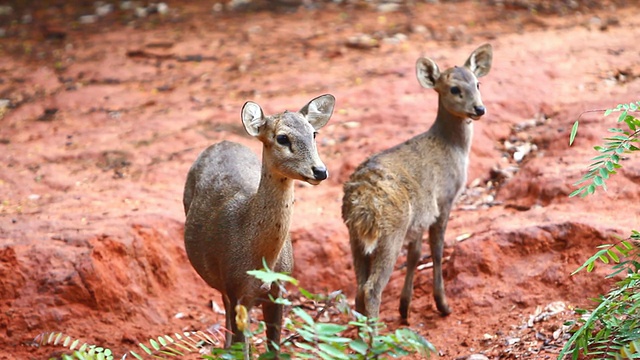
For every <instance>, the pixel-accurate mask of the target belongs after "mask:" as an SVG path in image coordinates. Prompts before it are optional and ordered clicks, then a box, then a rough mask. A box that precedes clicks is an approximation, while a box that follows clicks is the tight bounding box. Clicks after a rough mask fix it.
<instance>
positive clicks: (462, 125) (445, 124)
mask: <svg viewBox="0 0 640 360" xmlns="http://www.w3.org/2000/svg"><path fill="white" fill-rule="evenodd" d="M431 132H432V133H435V134H438V136H440V137H442V138H443V139H444V140H445V141H446V142H447V143H448V144H452V145H454V146H456V147H459V148H461V149H462V150H463V151H465V152H466V153H468V152H469V150H470V149H471V139H472V138H473V120H471V119H470V118H467V117H459V116H456V115H453V114H452V113H450V112H449V111H447V110H446V109H445V107H444V106H443V105H442V103H439V104H438V115H437V116H436V121H435V122H434V123H433V126H432V127H431Z"/></svg>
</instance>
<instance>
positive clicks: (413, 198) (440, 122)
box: [342, 44, 493, 323]
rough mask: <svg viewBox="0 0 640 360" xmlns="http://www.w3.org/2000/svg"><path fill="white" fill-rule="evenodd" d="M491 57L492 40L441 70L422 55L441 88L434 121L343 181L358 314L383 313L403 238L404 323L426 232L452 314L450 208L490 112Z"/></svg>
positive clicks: (420, 66)
mask: <svg viewBox="0 0 640 360" xmlns="http://www.w3.org/2000/svg"><path fill="white" fill-rule="evenodd" d="M492 58H493V52H492V48H491V45H489V44H485V45H482V46H480V47H479V48H477V49H476V50H475V51H473V52H472V53H471V55H470V56H469V58H468V59H467V61H466V63H465V64H464V66H463V67H457V66H456V67H453V68H449V69H447V70H445V71H442V72H441V71H440V69H439V68H438V65H437V64H436V63H435V62H434V61H433V60H431V59H429V58H420V59H418V61H417V63H416V72H417V76H418V82H420V84H421V85H422V86H423V87H425V88H428V89H429V88H433V89H435V91H436V92H437V93H438V113H437V116H436V120H435V122H434V123H433V125H432V126H431V128H430V129H429V130H428V131H427V132H425V133H422V134H420V135H417V136H415V137H414V138H412V139H409V140H407V141H405V142H403V143H401V144H399V145H396V146H394V147H392V148H390V149H387V150H385V151H382V152H380V153H378V154H376V155H373V156H371V157H370V158H369V159H367V160H366V161H364V162H363V163H362V164H360V166H358V168H357V169H356V170H355V171H354V173H353V174H352V175H351V177H350V178H349V180H348V181H347V182H346V183H345V184H344V198H343V202H342V218H343V220H344V222H345V224H346V225H347V227H348V229H349V239H350V243H351V252H352V255H353V264H354V268H355V273H356V280H357V282H358V289H357V295H356V310H357V311H358V312H360V313H363V314H365V315H367V316H369V317H379V312H380V297H381V295H382V291H383V289H384V288H385V286H386V285H387V283H388V282H389V278H390V277H391V272H392V271H393V267H394V265H395V263H396V261H397V259H398V256H399V254H400V249H401V248H402V246H403V243H404V241H405V240H406V242H407V243H408V254H407V275H406V278H405V282H404V287H403V289H402V294H401V297H400V316H401V317H402V321H403V322H405V323H406V322H407V318H408V313H409V304H410V302H411V296H412V292H413V276H414V272H415V269H416V265H417V264H418V261H419V260H420V252H421V246H422V234H423V233H424V231H426V230H428V231H429V245H430V247H431V256H432V258H433V297H434V298H435V302H436V306H437V308H438V310H439V311H440V313H441V314H442V315H443V316H445V315H448V314H450V313H451V309H450V308H449V305H448V304H447V299H446V297H445V292H444V284H443V281H442V253H443V248H444V233H445V230H446V228H447V221H448V220H449V212H450V211H451V207H452V205H453V203H454V201H455V199H456V198H457V197H458V195H459V194H460V192H461V191H462V189H463V187H464V185H465V183H466V181H467V164H468V162H469V150H470V148H471V138H472V136H473V122H472V121H471V119H473V120H478V119H479V118H480V117H481V116H482V115H484V114H485V113H486V109H485V107H484V105H483V103H482V99H481V97H480V90H479V89H480V87H479V83H478V78H479V77H482V76H485V75H487V73H489V70H490V68H491V61H492Z"/></svg>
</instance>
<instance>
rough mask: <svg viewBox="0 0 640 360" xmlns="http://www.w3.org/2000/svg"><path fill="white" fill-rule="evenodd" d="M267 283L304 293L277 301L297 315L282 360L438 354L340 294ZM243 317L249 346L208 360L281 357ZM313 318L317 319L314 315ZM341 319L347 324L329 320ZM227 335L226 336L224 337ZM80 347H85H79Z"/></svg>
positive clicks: (197, 338) (80, 356) (278, 276)
mask: <svg viewBox="0 0 640 360" xmlns="http://www.w3.org/2000/svg"><path fill="white" fill-rule="evenodd" d="M249 274H250V275H252V276H255V277H256V278H258V279H259V280H261V281H262V282H264V283H265V286H271V284H274V283H275V284H276V285H277V286H279V287H280V288H281V290H282V291H281V293H283V294H285V293H287V291H286V285H287V284H291V285H293V286H294V287H295V288H296V289H297V293H298V294H300V296H299V298H297V299H293V300H292V299H290V298H284V297H280V298H277V299H272V301H275V302H278V303H281V304H284V305H286V306H288V307H291V316H288V317H286V318H285V321H284V325H283V333H284V334H285V335H286V338H285V340H284V341H283V342H282V343H281V344H280V345H279V346H278V348H279V349H280V352H281V353H280V355H279V357H280V359H362V360H365V359H379V358H388V357H400V356H405V355H410V354H414V353H417V354H420V355H421V356H422V357H424V358H428V357H430V355H431V354H432V353H435V351H436V350H435V348H434V346H433V345H432V344H431V343H429V342H428V341H427V340H426V339H425V338H423V337H422V336H421V335H419V334H417V333H416V332H414V331H413V330H411V329H408V328H401V329H397V330H395V331H393V332H386V331H385V329H386V326H385V325H384V323H382V322H380V321H378V320H377V319H369V318H367V317H365V316H363V315H361V314H359V313H357V312H356V311H354V310H352V309H351V308H350V306H349V304H348V302H347V299H346V297H345V296H344V295H343V294H342V293H341V292H339V291H336V292H333V293H330V294H312V293H311V292H309V291H307V290H305V289H303V288H302V287H300V286H299V284H298V280H297V279H295V278H293V277H291V276H289V275H286V274H282V273H277V272H274V271H272V270H269V269H268V268H267V267H266V266H265V269H263V270H254V271H249ZM239 307H240V309H241V311H238V313H239V314H241V315H240V316H239V317H237V318H236V321H238V322H239V323H242V326H240V328H242V329H243V331H244V332H245V335H246V338H247V342H246V344H241V343H238V344H234V345H233V346H231V347H230V348H228V349H223V348H220V347H214V348H213V349H212V350H211V352H210V354H208V355H203V356H202V357H203V358H205V359H225V360H238V359H243V360H245V359H253V358H255V359H259V360H263V359H273V358H274V357H275V354H273V353H270V352H261V350H263V347H262V345H263V344H265V342H266V341H267V339H266V336H265V335H264V328H265V325H264V322H258V323H257V325H255V326H254V327H253V329H252V327H251V326H250V321H249V320H250V319H249V314H248V313H247V312H246V309H244V311H242V309H243V307H242V306H239ZM311 313H313V314H314V315H313V316H312V315H311ZM332 319H338V320H340V321H341V322H342V323H343V324H338V323H336V322H332V321H329V320H332ZM219 335H221V334H219ZM35 343H36V344H38V345H58V346H63V347H65V348H68V349H69V350H72V351H74V352H73V355H63V357H62V359H63V360H74V359H77V360H103V359H104V360H113V359H114V357H113V354H112V352H111V350H109V349H104V348H101V347H97V346H95V345H88V344H86V343H85V344H83V345H80V341H79V340H74V339H73V338H71V337H69V336H66V335H64V334H63V333H55V332H54V333H43V334H40V335H39V336H38V337H37V338H36V339H35ZM219 343H220V342H219V341H218V337H212V336H210V335H208V334H205V333H203V332H189V333H184V334H182V335H180V334H174V335H173V336H168V335H164V336H160V337H158V338H157V339H151V340H150V341H149V345H145V344H139V346H140V348H141V349H142V350H143V351H144V352H143V353H141V355H140V354H137V353H135V352H133V351H129V352H128V353H127V354H126V355H125V356H123V357H122V358H123V359H124V358H126V357H127V355H131V356H133V357H134V358H136V359H143V358H144V357H143V355H146V356H149V357H153V358H160V359H166V358H168V357H177V356H181V355H183V354H186V353H195V352H198V351H199V350H200V349H201V348H202V345H203V344H205V345H208V346H212V345H219ZM79 345H80V346H79Z"/></svg>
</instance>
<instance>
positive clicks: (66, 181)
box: [0, 1, 640, 359]
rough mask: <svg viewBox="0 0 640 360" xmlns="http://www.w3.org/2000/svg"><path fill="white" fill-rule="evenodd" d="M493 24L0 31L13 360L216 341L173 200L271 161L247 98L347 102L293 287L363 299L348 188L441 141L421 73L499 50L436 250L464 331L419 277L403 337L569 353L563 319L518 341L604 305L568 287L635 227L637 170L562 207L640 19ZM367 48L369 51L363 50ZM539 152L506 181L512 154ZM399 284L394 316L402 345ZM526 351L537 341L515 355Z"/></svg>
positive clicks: (338, 18)
mask: <svg viewBox="0 0 640 360" xmlns="http://www.w3.org/2000/svg"><path fill="white" fill-rule="evenodd" d="M312 3H313V2H312ZM502 4H503V6H500V5H499V4H498V5H496V4H485V3H484V2H467V1H462V2H453V3H449V2H442V3H435V4H431V3H423V2H417V3H416V4H415V5H414V6H413V7H411V8H410V9H409V11H403V10H400V11H396V12H380V11H378V10H376V9H375V8H373V9H369V8H367V7H358V6H349V5H344V4H343V5H335V4H324V3H323V4H322V6H320V7H317V8H316V7H312V8H305V7H301V8H299V9H297V10H296V11H291V10H290V9H286V10H287V11H259V12H253V11H249V12H241V11H232V12H226V11H222V12H214V11H212V10H211V4H206V5H205V4H200V5H193V4H192V5H178V4H171V3H170V4H169V12H168V13H167V14H164V15H163V14H151V15H148V16H147V17H144V18H136V17H135V16H133V15H132V12H131V11H128V10H117V11H116V12H114V13H111V14H109V15H107V16H105V17H103V18H97V19H96V22H94V23H90V24H83V23H81V22H79V21H77V20H76V19H78V18H77V16H79V15H82V14H83V13H84V12H86V11H93V10H92V9H90V8H89V9H85V8H73V7H70V6H57V7H56V6H52V7H45V8H44V9H40V10H38V11H34V12H32V13H31V14H32V18H33V20H32V22H31V23H29V24H21V23H20V22H10V21H8V20H7V19H8V18H0V19H3V21H4V22H3V24H5V23H6V24H7V25H6V26H4V25H3V26H4V27H3V29H5V34H4V36H5V38H4V39H2V43H0V54H1V56H0V165H1V166H2V171H0V310H1V311H0V358H2V359H28V358H34V359H40V358H47V357H48V356H50V355H51V354H52V353H55V351H56V350H55V349H52V348H44V349H33V348H31V347H30V346H29V344H28V343H29V341H30V340H31V339H33V338H34V337H35V336H36V335H38V334H39V333H42V332H44V331H64V332H65V333H68V334H70V335H72V336H75V337H79V338H82V339H84V340H86V341H88V342H90V343H97V344H101V345H104V346H107V347H110V348H112V349H114V350H116V351H118V352H123V351H124V350H127V349H133V348H134V347H135V346H136V345H135V344H137V342H139V341H144V340H146V339H148V338H149V337H152V336H156V335H159V334H165V333H173V332H176V331H181V330H190V329H206V328H207V327H209V326H212V325H213V324H215V323H218V322H223V321H224V317H223V316H221V315H220V314H217V313H215V312H214V311H212V310H211V306H210V301H211V300H212V301H213V302H215V303H217V304H219V305H220V306H221V304H222V302H221V301H220V298H219V295H218V293H217V292H216V291H214V290H212V289H210V288H208V287H207V286H206V285H205V283H204V282H203V281H202V280H201V279H200V278H199V277H198V276H197V275H196V273H195V272H194V271H193V270H192V269H191V267H190V265H189V263H188V261H187V259H186V255H185V253H184V248H183V244H182V242H183V238H182V230H183V222H184V214H183V209H182V203H181V201H182V200H181V199H182V189H183V184H184V180H185V176H186V173H187V170H188V168H189V166H190V165H191V163H192V162H193V160H194V159H195V157H196V156H197V154H198V153H199V151H201V150H202V149H204V148H205V147H206V146H208V145H209V144H211V143H213V142H216V141H220V140H222V139H228V140H233V141H238V142H241V143H243V144H246V145H248V146H250V147H251V148H252V149H254V150H255V151H256V153H258V152H259V150H260V149H259V147H258V144H259V143H258V142H257V141H254V140H252V139H250V138H249V137H248V136H247V135H246V134H245V133H244V130H243V129H242V126H241V123H240V117H239V114H240V109H241V107H242V104H243V103H244V102H245V101H247V100H253V101H256V102H258V103H259V104H260V105H261V106H262V107H263V108H264V109H265V111H266V112H268V113H273V112H277V111H282V110H284V109H290V110H297V109H298V108H299V107H301V106H302V105H304V104H305V103H306V102H307V101H308V100H309V99H311V98H312V97H315V96H317V95H320V94H323V93H331V94H333V95H335V96H336V98H337V105H336V111H335V114H334V116H333V118H332V120H331V121H330V123H329V125H328V126H327V127H326V128H324V129H323V130H322V133H321V134H320V135H319V137H318V141H319V144H320V153H321V156H322V158H323V160H324V161H325V163H326V164H327V166H328V167H329V171H330V179H329V180H327V181H325V182H323V183H322V184H321V185H320V186H317V187H308V186H302V185H301V186H300V187H298V188H297V189H296V196H297V199H296V209H295V217H294V221H293V224H292V237H293V241H294V249H295V258H296V269H295V272H294V275H295V276H296V277H298V278H299V279H300V280H301V281H302V284H303V286H304V287H305V288H307V289H309V290H313V291H333V290H336V289H342V290H343V291H344V292H345V293H346V294H348V295H349V296H350V297H353V295H354V286H355V285H354V284H355V282H354V278H353V274H352V273H353V269H352V266H351V260H350V250H349V246H348V238H347V232H346V228H345V227H344V225H343V224H342V221H341V219H340V205H341V197H342V187H341V184H342V182H343V181H344V180H345V179H346V178H347V177H348V176H349V174H350V173H351V171H352V170H353V169H354V168H355V167H356V166H357V165H358V164H359V163H360V162H361V161H362V160H364V159H365V158H366V157H367V156H369V155H370V154H372V153H374V152H376V151H379V150H382V149H385V148H387V147H390V146H392V145H394V144H396V143H398V142H400V141H403V140H406V139H408V138H409V137H411V136H413V135H415V134H418V133H420V132H423V131H425V130H426V129H427V128H428V127H429V125H430V124H431V122H432V121H433V119H434V116H435V110H436V105H437V97H436V94H435V92H433V91H426V90H424V89H422V88H421V87H420V86H419V84H418V82H417V81H416V79H415V75H414V74H415V69H414V64H415V60H416V58H418V57H419V56H423V55H426V56H429V57H432V58H434V59H435V60H436V61H437V62H438V63H439V64H440V65H441V67H445V66H451V65H454V64H462V62H463V61H464V60H465V59H466V57H467V56H468V54H469V53H470V51H472V50H473V49H474V48H475V47H477V46H478V45H479V44H481V43H484V42H490V43H492V44H493V47H494V64H493V68H492V71H491V73H490V74H489V75H488V76H487V77H485V78H483V79H482V92H483V99H484V101H485V105H486V106H487V108H488V115H486V116H485V117H483V118H482V120H481V121H479V122H477V123H476V128H475V138H474V142H473V147H472V156H471V161H470V169H469V190H468V191H467V192H466V194H465V195H464V196H463V198H462V199H461V200H460V202H459V204H458V207H457V209H456V210H455V211H454V212H453V214H452V217H451V221H450V223H449V228H448V230H447V236H446V237H447V241H448V245H449V246H448V247H447V250H446V252H447V255H448V256H450V258H449V261H448V262H447V263H446V265H445V279H446V280H445V281H446V289H447V295H448V296H449V301H450V304H451V306H452V308H453V310H454V313H453V314H452V315H451V316H449V317H446V318H442V317H440V316H439V315H438V314H437V312H436V310H435V307H434V305H433V301H432V298H431V296H432V291H431V272H430V270H428V269H424V270H420V271H419V273H418V276H417V279H416V284H415V293H414V301H413V303H412V312H411V317H410V321H411V326H412V327H413V328H414V329H416V330H418V331H419V332H420V333H422V334H424V335H425V336H426V337H427V338H428V339H429V340H430V341H432V342H433V343H434V344H435V345H436V347H437V348H438V350H439V351H440V353H441V354H442V355H443V358H447V359H454V358H457V357H465V356H467V355H469V354H473V353H478V352H485V353H486V354H487V355H488V356H489V357H490V358H513V357H514V356H515V354H516V353H518V354H525V355H522V356H524V357H525V358H536V357H540V358H544V356H547V355H549V354H553V353H554V352H557V348H555V347H554V346H553V345H549V344H543V341H542V340H540V336H541V337H542V338H549V337H550V336H551V334H552V333H553V332H554V331H556V330H557V328H558V326H559V325H558V324H561V323H562V321H561V320H562V319H561V317H562V316H564V317H565V318H566V317H568V316H570V312H569V311H566V312H562V313H560V315H554V316H556V317H560V319H559V320H557V321H555V322H552V321H550V322H547V323H545V322H541V325H539V326H538V325H536V326H534V327H532V328H527V327H524V328H522V327H521V326H522V325H523V324H526V323H527V322H528V321H529V320H530V316H531V315H536V314H538V315H539V314H540V313H541V311H543V309H545V307H546V306H547V305H549V304H552V303H554V304H556V306H560V307H562V306H565V307H566V308H567V309H569V308H571V307H573V306H585V305H588V302H586V300H585V299H586V298H587V297H588V296H590V295H593V294H595V292H602V291H605V290H606V289H607V288H608V285H609V284H608V283H607V282H605V281H603V280H600V278H599V277H594V276H585V275H584V274H581V275H577V276H573V277H571V276H569V274H570V273H571V271H573V270H574V269H576V268H577V267H578V266H579V265H580V264H581V263H582V262H583V261H584V260H585V259H587V258H588V256H589V255H590V254H592V253H593V251H594V248H595V246H597V245H598V244H601V243H604V242H607V241H611V234H613V233H618V234H622V235H624V234H626V233H627V232H628V230H629V229H631V228H637V227H638V226H637V224H638V223H639V218H638V214H639V212H638V211H637V209H638V206H637V204H638V203H639V201H640V163H639V162H638V160H637V159H629V160H628V161H625V162H624V165H625V167H624V170H623V171H621V172H620V174H619V175H618V176H616V177H615V178H613V179H612V180H611V181H610V183H609V187H610V190H609V191H608V192H607V193H598V195H597V196H595V197H592V198H589V199H586V200H580V199H574V198H572V199H569V198H568V197H567V195H568V194H569V193H570V192H571V191H572V190H573V187H572V185H571V184H572V183H573V182H574V181H575V180H577V179H579V178H580V176H581V174H582V172H583V171H584V169H585V166H584V165H585V164H586V163H587V162H588V160H589V159H590V158H591V157H592V156H594V154H593V151H592V146H593V145H595V144H597V143H598V142H599V139H600V137H601V135H602V134H604V132H605V131H606V129H607V128H608V127H611V124H612V122H613V117H611V118H610V119H606V121H605V120H603V118H602V116H601V115H600V114H596V113H589V114H586V115H584V116H583V117H582V118H581V119H582V120H581V121H582V126H581V129H580V135H579V138H578V140H577V142H576V144H575V145H574V146H573V147H572V148H569V147H568V136H569V130H570V128H571V125H572V123H573V121H575V119H576V118H577V116H578V115H579V114H580V113H581V112H582V111H585V110H589V109H602V108H607V107H612V106H615V105H616V104H617V103H619V102H628V101H635V100H638V94H640V81H639V80H638V76H640V60H639V59H640V52H639V50H638V48H637V46H634V45H633V44H634V43H637V39H638V37H639V36H640V26H639V25H640V24H639V23H640V19H639V18H638V17H637V16H634V15H633V13H637V10H638V8H637V5H633V6H634V7H631V8H619V7H615V6H613V5H610V4H609V5H606V6H603V7H600V8H598V9H593V10H592V9H589V8H588V7H586V6H584V7H581V8H579V9H577V10H572V11H567V12H565V10H566V9H564V8H562V9H555V10H554V11H550V12H547V11H542V10H544V9H545V8H544V7H541V8H540V11H528V10H526V9H522V8H520V7H517V6H509V5H510V4H512V3H511V2H506V3H502ZM504 4H506V5H504ZM541 4H544V3H541ZM634 4H635V3H634ZM552 10H553V9H552ZM14 11H15V13H14V14H13V16H17V15H19V14H18V12H20V11H26V10H24V9H22V8H16V9H14ZM0 16H9V15H0ZM361 34H367V35H370V36H371V37H372V38H374V39H376V41H377V42H376V44H375V46H364V47H363V46H354V45H353V44H352V43H350V41H351V40H350V39H352V37H354V36H361ZM3 99H4V100H7V101H3ZM514 144H515V145H514ZM527 144H528V145H527ZM531 144H533V145H534V146H533V150H532V151H531V152H526V151H525V153H526V155H525V156H524V159H523V160H522V161H521V162H516V161H515V160H514V151H516V150H518V149H516V148H515V147H514V146H516V145H517V146H524V147H523V148H519V149H525V150H526V147H527V146H529V145H531ZM496 174H501V175H496ZM505 176H506V178H505ZM496 189H497V191H496ZM621 209H625V210H622V211H621ZM457 238H458V239H460V238H464V239H465V240H464V241H457V240H456V239H457ZM425 262H428V259H426V260H425ZM403 263H404V256H401V258H400V259H399V261H398V269H397V270H396V271H395V272H394V274H393V276H392V279H391V281H390V283H389V286H388V287H387V289H386V291H385V293H384V297H383V306H382V318H383V319H384V320H385V321H387V322H388V323H389V325H390V327H392V328H393V327H396V326H399V321H398V313H397V307H398V303H397V299H398V297H399V293H400V289H401V286H402V282H403V280H404V270H403V269H402V265H403ZM558 304H561V305H558ZM551 317H552V318H553V316H551ZM545 324H546V325H545ZM512 332H516V333H517V334H516V335H517V336H521V335H522V334H524V333H526V334H529V335H531V334H532V333H533V335H536V333H540V334H541V335H540V336H539V337H538V340H536V338H535V336H534V339H533V340H532V341H531V342H527V343H525V339H524V337H522V338H518V339H519V340H518V341H514V340H513V339H514V338H517V337H516V335H514V334H513V333H512ZM507 343H508V345H505V344H507ZM536 353H537V355H535V354H536Z"/></svg>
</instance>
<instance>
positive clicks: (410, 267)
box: [400, 229, 422, 324]
mask: <svg viewBox="0 0 640 360" xmlns="http://www.w3.org/2000/svg"><path fill="white" fill-rule="evenodd" d="M407 240H408V247H407V275H406V277H405V279H404V286H403V287H402V294H401V295H400V317H401V319H402V322H403V323H405V324H408V321H407V319H408V317H409V305H410V304H411V297H412V295H413V277H414V275H415V272H416V266H418V261H420V254H421V250H422V229H416V230H411V231H409V233H408V234H407Z"/></svg>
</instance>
